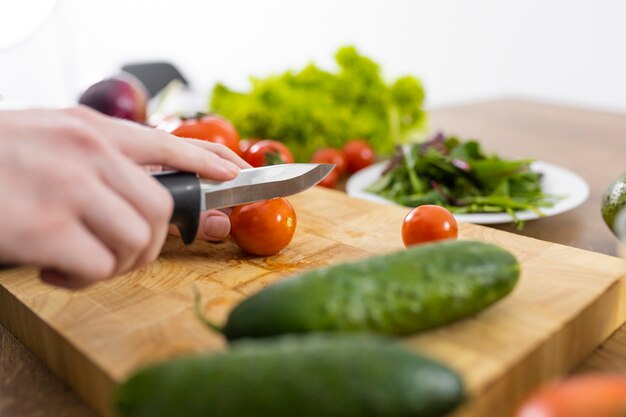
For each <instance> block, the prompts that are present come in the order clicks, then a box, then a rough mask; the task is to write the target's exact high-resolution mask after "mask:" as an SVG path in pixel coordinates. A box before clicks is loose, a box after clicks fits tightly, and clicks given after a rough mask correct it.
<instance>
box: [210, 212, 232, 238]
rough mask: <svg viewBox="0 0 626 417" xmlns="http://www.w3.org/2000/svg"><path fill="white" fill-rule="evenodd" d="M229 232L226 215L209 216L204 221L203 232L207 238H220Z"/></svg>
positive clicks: (228, 222) (228, 221)
mask: <svg viewBox="0 0 626 417" xmlns="http://www.w3.org/2000/svg"><path fill="white" fill-rule="evenodd" d="M229 233H230V220H229V219H228V217H226V216H209V217H207V218H206V220H205V222H204V234H205V235H206V236H207V238H209V239H215V240H222V239H224V238H226V236H228V234H229Z"/></svg>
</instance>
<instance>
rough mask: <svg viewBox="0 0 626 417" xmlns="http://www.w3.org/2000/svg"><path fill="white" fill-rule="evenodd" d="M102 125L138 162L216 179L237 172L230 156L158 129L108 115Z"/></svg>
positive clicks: (232, 175) (231, 175) (119, 145)
mask: <svg viewBox="0 0 626 417" xmlns="http://www.w3.org/2000/svg"><path fill="white" fill-rule="evenodd" d="M102 126H103V127H102V130H103V132H102V133H103V134H106V135H107V136H108V137H109V138H112V139H111V140H114V141H116V144H117V146H118V148H119V149H120V150H121V151H122V152H123V153H124V154H125V155H127V156H128V157H130V158H131V159H132V160H133V161H135V162H136V163H138V164H140V165H165V166H168V167H171V168H172V169H177V170H180V171H190V172H196V173H198V174H199V175H200V176H202V177H204V178H209V179H214V180H217V181H227V180H231V179H233V178H235V177H236V176H237V175H238V174H239V170H240V168H239V166H238V165H236V164H235V163H233V162H231V161H230V160H228V159H224V158H222V157H220V156H218V155H217V154H216V153H214V152H213V151H211V150H209V149H207V148H205V147H200V146H196V145H194V144H192V143H190V142H189V141H187V140H181V139H180V138H177V137H176V136H172V135H170V134H168V133H165V132H163V131H160V130H158V129H153V128H148V127H144V126H140V125H137V124H132V123H128V122H124V121H121V120H112V119H111V120H107V123H103V125H102ZM220 152H222V153H224V154H228V153H227V152H224V151H222V150H220ZM231 157H232V156H231Z"/></svg>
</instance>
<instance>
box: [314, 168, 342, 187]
mask: <svg viewBox="0 0 626 417" xmlns="http://www.w3.org/2000/svg"><path fill="white" fill-rule="evenodd" d="M337 181H339V173H338V172H337V169H333V170H332V171H330V172H329V173H328V175H326V177H324V179H323V180H321V181H320V182H318V183H317V185H319V186H320V187H326V188H335V185H337Z"/></svg>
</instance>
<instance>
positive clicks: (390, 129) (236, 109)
mask: <svg viewBox="0 0 626 417" xmlns="http://www.w3.org/2000/svg"><path fill="white" fill-rule="evenodd" d="M335 60H336V62H337V64H338V66H339V69H338V71H337V72H328V71H325V70H322V69H320V68H319V67H317V66H316V65H315V64H313V63H311V64H309V65H308V66H306V67H305V68H304V69H302V70H300V71H298V72H294V71H287V72H286V73H284V74H282V75H274V76H270V77H268V78H265V79H260V78H251V83H252V89H251V91H250V92H247V93H241V92H236V91H232V90H230V89H229V88H228V87H226V86H224V85H223V84H217V85H216V86H215V88H214V89H213V93H212V98H211V110H212V111H213V112H215V113H218V114H220V115H222V116H224V117H226V118H228V119H230V120H231V121H232V122H233V123H234V124H235V126H236V127H237V129H238V130H239V132H240V133H241V135H242V137H251V138H263V139H276V140H280V141H282V142H284V143H285V144H286V145H287V146H288V147H289V148H290V150H291V151H292V153H293V154H294V157H295V159H296V160H297V161H308V160H309V158H310V157H311V155H312V154H313V152H314V151H315V150H317V149H318V148H321V147H326V146H331V147H337V148H340V147H342V146H343V145H344V144H345V143H346V142H347V141H348V140H350V139H354V138H362V139H365V140H367V141H368V142H369V143H370V144H371V145H372V147H373V148H374V150H375V151H377V152H380V153H391V152H393V149H394V145H395V144H398V143H404V142H406V140H408V139H409V138H410V137H412V136H414V135H416V134H419V133H421V134H422V135H423V132H424V130H425V125H426V113H425V112H424V110H423V108H422V105H423V101H424V89H423V88H422V84H421V82H420V81H419V80H418V79H417V78H414V77H411V76H404V77H401V78H398V79H397V80H396V81H395V82H393V83H392V84H391V85H389V84H387V83H386V82H385V80H384V79H383V78H382V76H381V70H380V67H379V65H378V64H376V63H375V62H374V61H373V60H371V59H370V58H367V57H365V56H363V55H361V54H359V52H358V51H357V50H356V49H355V48H354V47H344V48H341V49H339V51H338V52H337V53H336V55H335Z"/></svg>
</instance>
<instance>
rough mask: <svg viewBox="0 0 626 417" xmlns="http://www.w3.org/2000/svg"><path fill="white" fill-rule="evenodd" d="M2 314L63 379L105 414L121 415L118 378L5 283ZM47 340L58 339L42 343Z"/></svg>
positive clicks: (14, 331) (12, 329)
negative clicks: (116, 405)
mask: <svg viewBox="0 0 626 417" xmlns="http://www.w3.org/2000/svg"><path fill="white" fill-rule="evenodd" d="M0 317H1V318H2V324H3V325H4V326H5V327H6V328H7V330H9V332H11V333H12V334H13V335H14V336H15V337H16V338H17V339H18V340H19V341H20V342H22V343H23V344H24V345H25V346H26V347H27V348H28V349H29V350H30V351H31V352H32V353H33V354H34V355H35V356H36V357H37V358H39V359H40V360H41V361H42V362H43V363H44V364H45V365H46V366H47V367H48V369H50V371H51V372H52V373H53V374H54V375H56V376H57V377H58V378H59V379H60V381H63V383H66V384H68V385H69V386H70V387H71V388H72V389H73V390H74V391H75V392H76V393H77V394H78V395H79V396H80V397H81V398H82V399H83V400H84V401H85V402H86V403H87V404H89V405H90V406H91V407H92V408H93V409H94V410H96V411H97V412H98V413H99V414H100V415H102V416H103V417H117V416H116V414H115V413H114V411H113V410H112V407H111V404H112V403H111V398H112V396H113V391H114V389H115V387H116V383H115V381H113V379H112V378H110V377H109V376H108V375H107V374H106V372H104V371H103V370H102V369H101V368H100V367H98V366H97V365H96V363H95V362H92V361H90V360H89V359H88V357H87V355H85V354H84V353H83V352H81V351H80V350H79V349H77V348H76V347H74V346H73V345H72V344H71V343H70V342H69V341H67V340H66V339H65V338H64V337H63V335H61V333H60V332H58V331H57V330H56V329H54V328H53V327H52V326H50V325H49V324H48V323H46V322H45V320H42V319H40V318H39V317H38V316H37V313H35V312H34V311H33V310H31V309H30V308H28V306H27V305H26V304H24V303H23V302H22V301H21V300H20V299H18V298H17V297H16V296H15V295H14V294H12V293H11V292H10V291H8V290H7V289H6V288H5V287H4V286H2V285H0ZM18 322H21V324H20V323H18ZM20 329H22V330H20ZM25 329H28V330H29V331H28V332H27V331H25ZM46 340H47V341H54V343H45V342H44V343H42V341H46ZM54 347H60V348H58V349H55V348H54ZM94 393H97V394H95V395H94Z"/></svg>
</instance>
